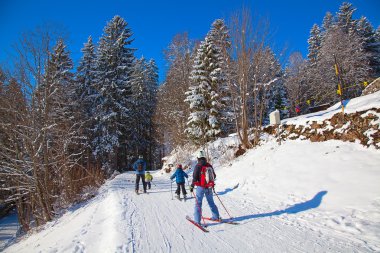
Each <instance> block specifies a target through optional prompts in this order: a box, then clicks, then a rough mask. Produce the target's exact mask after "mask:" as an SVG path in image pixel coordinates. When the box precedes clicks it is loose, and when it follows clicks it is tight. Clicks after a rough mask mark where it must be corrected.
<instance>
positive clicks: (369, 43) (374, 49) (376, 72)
mask: <svg viewBox="0 0 380 253" xmlns="http://www.w3.org/2000/svg"><path fill="white" fill-rule="evenodd" d="M356 33H357V34H358V35H359V36H360V37H361V38H362V39H363V42H364V50H365V51H366V52H368V53H369V55H370V56H369V58H370V59H369V61H370V63H369V64H370V67H371V77H373V78H376V77H379V76H380V40H379V39H378V37H376V31H375V30H374V29H373V26H372V25H371V23H370V22H369V21H368V19H367V18H366V17H364V16H362V17H361V18H360V19H359V20H358V21H357V26H356Z"/></svg>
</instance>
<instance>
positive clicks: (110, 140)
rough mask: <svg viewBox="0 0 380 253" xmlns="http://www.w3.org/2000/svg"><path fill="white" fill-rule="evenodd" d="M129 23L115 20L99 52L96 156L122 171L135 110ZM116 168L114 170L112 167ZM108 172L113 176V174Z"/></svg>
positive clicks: (108, 28) (104, 163) (117, 17)
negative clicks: (121, 161) (120, 157)
mask: <svg viewBox="0 0 380 253" xmlns="http://www.w3.org/2000/svg"><path fill="white" fill-rule="evenodd" d="M127 26H128V24H127V22H126V21H125V20H124V19H123V18H121V17H120V16H115V17H114V18H113V19H112V20H111V21H110V22H108V23H107V25H106V27H105V28H104V34H103V36H102V37H101V38H100V42H99V46H98V52H97V75H96V90H97V92H98V93H99V99H98V101H97V105H96V109H97V111H96V114H95V115H96V117H95V118H96V122H97V123H96V126H95V131H96V136H95V139H94V141H93V145H94V146H96V149H95V151H94V154H95V155H96V156H97V157H98V158H100V160H101V162H102V164H103V167H104V168H109V169H110V168H111V167H112V169H116V168H117V167H118V149H119V147H121V144H122V143H125V142H126V140H127V134H128V133H130V132H131V129H128V126H130V125H129V123H130V122H129V121H130V118H129V116H130V111H131V108H132V97H131V95H132V91H131V72H132V70H133V69H132V63H133V60H134V56H133V52H134V49H132V48H129V47H128V46H129V45H130V44H131V42H132V39H131V36H132V32H131V30H130V29H129V28H128V27H127ZM111 165H113V166H111ZM112 169H110V170H108V172H112V171H111V170H112Z"/></svg>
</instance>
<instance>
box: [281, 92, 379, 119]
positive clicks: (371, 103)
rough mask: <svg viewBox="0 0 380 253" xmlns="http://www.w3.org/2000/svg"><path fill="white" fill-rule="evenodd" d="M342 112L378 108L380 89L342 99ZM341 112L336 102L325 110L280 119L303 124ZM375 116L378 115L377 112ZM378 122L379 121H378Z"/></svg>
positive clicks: (339, 104) (339, 105) (340, 106)
mask: <svg viewBox="0 0 380 253" xmlns="http://www.w3.org/2000/svg"><path fill="white" fill-rule="evenodd" d="M344 107H345V108H344V113H354V112H357V111H363V110H368V109H371V108H380V91H377V92H375V93H373V94H370V95H366V96H362V97H357V98H354V99H350V100H345V101H344ZM340 112H342V105H341V103H340V102H339V103H336V104H335V105H333V106H331V107H330V108H328V109H327V110H325V111H320V112H314V113H309V114H305V115H300V116H298V117H294V118H289V119H284V120H282V121H281V123H282V124H294V125H304V124H306V122H308V121H309V122H312V121H317V122H321V121H323V120H324V119H329V118H331V117H332V116H333V115H334V114H336V113H340ZM377 116H380V115H378V114H377ZM378 124H379V122H378Z"/></svg>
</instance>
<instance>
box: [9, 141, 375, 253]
mask: <svg viewBox="0 0 380 253" xmlns="http://www.w3.org/2000/svg"><path fill="white" fill-rule="evenodd" d="M299 152H302V155H300V154H299ZM379 154H380V153H379V152H378V151H376V150H372V149H366V148H364V147H362V146H361V145H359V144H350V143H342V142H336V141H331V142H324V143H310V142H307V141H303V142H300V141H289V142H287V143H285V144H284V145H281V146H278V145H277V144H276V142H274V141H271V142H268V144H267V145H265V146H263V147H261V148H259V149H257V150H252V151H250V152H248V153H247V154H246V155H244V156H242V157H239V158H238V159H237V160H236V162H234V163H233V165H232V166H231V167H225V168H218V169H217V174H218V180H217V186H216V189H217V192H219V196H220V198H221V199H222V201H223V203H224V205H225V206H226V207H227V208H228V209H229V212H230V213H231V214H232V215H233V216H234V217H235V219H236V220H237V221H238V222H239V223H240V225H238V226H233V225H228V224H211V225H210V226H209V230H210V233H208V234H204V233H203V232H202V231H200V230H199V229H197V228H196V227H195V226H193V225H192V224H190V223H188V222H187V221H186V220H185V215H188V214H189V215H191V214H192V211H193V206H194V199H189V200H188V201H187V202H180V201H178V200H172V199H171V192H170V180H169V179H168V177H169V175H167V174H163V175H160V174H157V173H156V174H154V176H155V180H154V183H155V184H156V185H155V186H153V189H152V190H151V191H150V193H149V194H147V195H139V196H137V195H136V194H135V193H134V191H133V182H132V181H133V178H134V175H133V174H122V175H119V176H118V177H116V178H115V179H114V180H112V181H109V182H107V184H106V185H104V187H103V188H102V189H101V191H100V193H99V195H98V196H97V197H95V198H94V199H92V200H91V201H89V202H88V203H86V204H84V205H83V206H80V207H77V208H76V209H73V210H71V211H69V212H68V213H66V214H65V215H63V216H62V217H61V218H60V219H59V220H57V221H56V222H52V223H50V224H48V225H47V226H46V228H45V229H44V230H42V231H41V232H39V233H35V234H33V235H30V236H28V237H27V238H24V239H23V240H22V241H20V242H19V243H16V244H14V245H13V246H11V247H9V248H7V249H6V250H5V252H41V251H42V252H179V251H181V252H190V251H194V250H197V249H199V248H202V249H204V250H205V251H207V252H295V251H302V252H305V251H307V252H326V251H329V252H342V251H343V252H354V251H361V252H370V251H375V250H380V241H379V238H378V236H376V235H378V234H379V231H380V230H379V228H380V219H379V207H380V196H379V192H380V187H379V186H378V184H377V183H378V182H379V181H380V173H379V166H378V165H379V164H380V155H379ZM216 201H217V204H218V206H219V209H220V212H221V214H222V215H223V216H224V217H227V214H226V213H225V211H224V210H223V207H222V206H221V205H220V203H219V202H218V200H217V199H216ZM205 213H206V214H209V210H208V208H206V209H205Z"/></svg>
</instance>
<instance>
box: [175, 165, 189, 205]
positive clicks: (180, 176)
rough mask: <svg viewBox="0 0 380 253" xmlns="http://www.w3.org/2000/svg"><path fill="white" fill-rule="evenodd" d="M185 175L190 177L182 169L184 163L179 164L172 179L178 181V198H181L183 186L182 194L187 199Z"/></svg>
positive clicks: (176, 192)
mask: <svg viewBox="0 0 380 253" xmlns="http://www.w3.org/2000/svg"><path fill="white" fill-rule="evenodd" d="M185 177H186V178H188V177H189V176H188V175H187V174H186V172H184V171H183V170H182V165H181V164H178V165H177V170H176V171H175V172H174V174H173V175H172V176H171V177H170V179H171V180H173V179H174V178H176V179H175V182H176V183H177V190H176V191H175V194H176V196H177V198H178V199H179V195H180V190H181V189H180V188H182V194H183V198H184V199H186V193H187V192H186V189H185Z"/></svg>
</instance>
